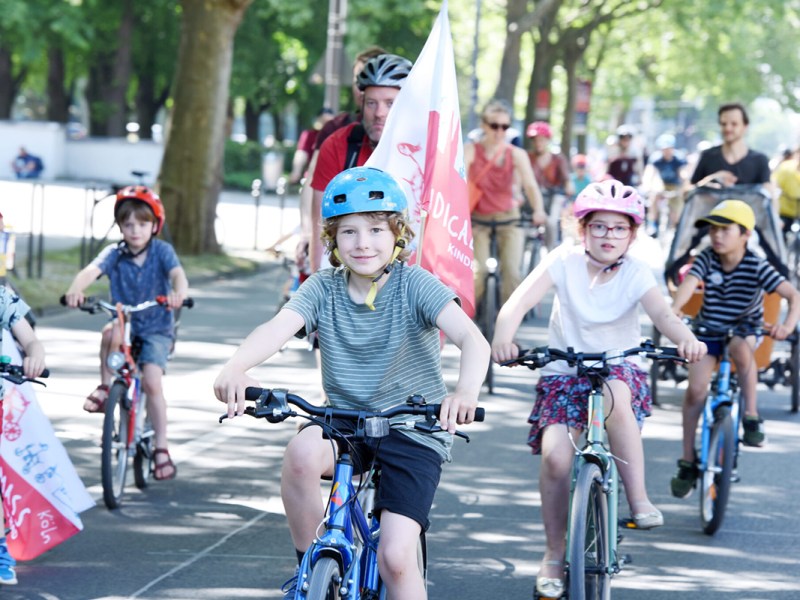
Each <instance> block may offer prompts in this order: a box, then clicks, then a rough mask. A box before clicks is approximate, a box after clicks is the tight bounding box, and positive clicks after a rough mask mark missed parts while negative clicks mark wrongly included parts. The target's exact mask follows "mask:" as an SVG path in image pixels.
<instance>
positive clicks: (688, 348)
mask: <svg viewBox="0 0 800 600" xmlns="http://www.w3.org/2000/svg"><path fill="white" fill-rule="evenodd" d="M684 281H685V280H684ZM641 303H642V306H643V307H644V310H645V312H646V313H647V315H648V316H649V317H650V320H651V321H653V325H655V326H656V329H658V330H659V331H660V332H661V333H663V334H664V335H665V336H667V337H668V338H669V339H670V340H671V341H672V342H673V343H674V344H675V345H676V346H677V347H678V354H680V355H681V356H682V357H683V358H685V359H686V360H688V361H689V362H697V361H698V360H700V359H701V358H703V357H704V356H705V355H706V352H707V351H708V349H707V348H706V345H705V344H704V343H703V342H701V341H699V340H698V339H697V338H696V337H695V335H694V334H693V333H692V330H691V329H689V327H687V326H686V323H684V322H683V321H682V320H681V319H680V317H678V315H676V314H675V313H674V312H673V311H672V310H670V307H669V305H668V304H667V302H666V300H664V296H662V295H661V291H660V290H659V289H658V286H653V287H652V288H650V289H649V290H648V291H647V292H645V294H644V296H642V299H641Z"/></svg>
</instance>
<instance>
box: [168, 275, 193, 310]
mask: <svg viewBox="0 0 800 600" xmlns="http://www.w3.org/2000/svg"><path fill="white" fill-rule="evenodd" d="M169 282H170V286H171V287H172V292H170V294H169V305H170V308H180V306H181V305H182V304H183V301H184V300H185V299H186V297H187V296H188V295H189V280H188V279H187V278H186V271H184V270H183V267H181V266H178V267H175V268H174V269H172V270H171V271H170V272H169Z"/></svg>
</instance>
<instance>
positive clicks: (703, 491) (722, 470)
mask: <svg viewBox="0 0 800 600" xmlns="http://www.w3.org/2000/svg"><path fill="white" fill-rule="evenodd" d="M738 433H739V432H738V431H734V430H733V419H732V418H731V409H730V407H728V406H720V407H719V408H718V409H717V411H716V413H715V415H714V423H713V424H712V425H711V436H710V441H709V445H708V465H707V466H706V470H705V471H703V472H702V473H701V474H700V478H701V479H700V520H701V522H702V524H703V533H705V534H708V535H713V534H714V533H715V532H716V531H717V529H719V527H720V525H722V520H723V519H724V518H725V509H726V507H727V506H728V496H729V495H730V489H731V477H732V475H733V463H734V457H735V454H736V442H737V440H736V436H738Z"/></svg>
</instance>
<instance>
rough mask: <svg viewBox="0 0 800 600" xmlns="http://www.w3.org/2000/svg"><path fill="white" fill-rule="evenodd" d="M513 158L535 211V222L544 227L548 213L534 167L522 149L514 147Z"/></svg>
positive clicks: (515, 168)
mask: <svg viewBox="0 0 800 600" xmlns="http://www.w3.org/2000/svg"><path fill="white" fill-rule="evenodd" d="M511 156H512V157H513V159H514V171H515V172H516V173H517V174H518V175H519V180H520V183H521V184H522V189H523V190H524V191H525V196H526V197H527V198H528V203H529V204H530V206H531V208H532V209H533V222H534V223H535V224H537V225H542V224H544V223H546V222H547V213H545V212H544V200H543V199H542V192H541V191H540V190H539V185H538V184H537V183H536V177H535V176H534V174H533V167H531V161H530V159H529V158H528V155H527V154H526V153H525V151H524V150H523V149H522V148H517V147H516V146H514V147H512V152H511Z"/></svg>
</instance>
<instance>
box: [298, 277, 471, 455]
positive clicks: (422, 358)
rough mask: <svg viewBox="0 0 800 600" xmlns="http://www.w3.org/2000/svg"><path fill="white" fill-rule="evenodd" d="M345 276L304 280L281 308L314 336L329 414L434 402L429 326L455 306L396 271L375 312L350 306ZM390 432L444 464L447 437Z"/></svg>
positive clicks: (437, 357) (436, 288) (434, 346)
mask: <svg viewBox="0 0 800 600" xmlns="http://www.w3.org/2000/svg"><path fill="white" fill-rule="evenodd" d="M347 281H348V272H347V271H346V270H344V269H341V268H340V269H324V270H321V271H318V272H317V273H315V274H314V275H312V276H311V277H309V278H308V279H307V280H306V281H305V282H304V283H303V284H302V285H301V286H300V287H299V288H298V290H297V291H296V292H295V293H294V294H293V295H292V298H291V299H290V300H289V302H288V303H287V304H286V306H285V308H287V309H290V310H292V311H294V312H296V313H298V314H299V315H300V316H301V317H302V318H303V320H304V321H305V329H306V331H307V332H308V333H311V332H313V331H317V332H318V338H319V348H320V356H321V359H322V385H323V388H324V389H325V393H326V394H327V396H328V399H329V402H330V404H331V406H335V407H341V408H355V409H368V410H383V409H386V408H389V407H392V406H396V405H398V404H403V403H404V402H405V401H406V400H407V398H408V396H410V395H412V394H421V395H423V396H424V397H425V398H426V399H427V401H428V402H429V403H433V402H441V401H442V400H443V399H444V397H445V395H446V393H447V388H446V386H445V383H444V380H443V378H442V371H441V353H440V347H439V329H438V328H437V327H436V319H437V317H438V316H439V314H440V313H441V311H442V310H443V309H444V307H445V306H446V305H447V303H448V302H451V301H453V300H455V299H456V296H455V295H454V293H453V292H452V291H451V290H450V289H448V288H447V287H446V286H445V285H444V284H442V283H441V282H440V281H439V280H438V279H436V277H434V276H433V275H431V274H430V273H429V272H428V271H425V270H424V269H421V268H419V267H416V266H414V267H409V266H407V265H406V264H405V263H398V264H396V265H395V267H394V269H393V270H392V272H391V275H389V278H388V280H387V281H386V283H385V284H384V286H383V287H382V288H381V289H380V291H379V292H378V295H377V297H376V298H375V310H374V311H373V310H370V309H369V308H368V307H367V306H366V305H364V304H357V303H355V302H353V300H352V299H351V298H350V295H349V294H348V291H347ZM407 420H408V417H402V418H397V419H395V420H394V422H393V427H397V428H399V429H402V430H403V432H404V433H406V434H407V435H409V436H410V437H412V438H414V439H415V440H417V441H419V442H420V443H422V444H423V445H425V446H428V447H430V448H433V449H435V450H436V451H437V452H439V454H440V455H441V456H442V458H443V459H445V460H449V448H450V446H451V444H452V437H451V436H450V434H448V433H444V434H437V435H436V436H431V435H428V434H424V433H421V432H418V431H414V430H413V428H409V427H407V426H405V425H403V424H402V422H403V421H407Z"/></svg>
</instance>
